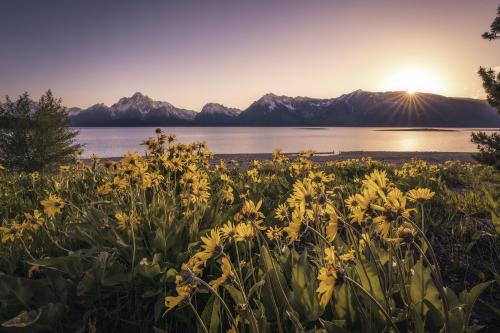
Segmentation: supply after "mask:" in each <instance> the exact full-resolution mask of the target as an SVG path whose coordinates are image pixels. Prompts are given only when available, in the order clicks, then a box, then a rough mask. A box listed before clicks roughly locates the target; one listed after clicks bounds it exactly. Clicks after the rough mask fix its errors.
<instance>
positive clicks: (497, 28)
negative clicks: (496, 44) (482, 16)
mask: <svg viewBox="0 0 500 333" xmlns="http://www.w3.org/2000/svg"><path fill="white" fill-rule="evenodd" d="M483 38H484V39H488V40H494V39H497V38H500V6H498V9H497V17H495V19H494V20H493V22H491V25H490V31H487V32H485V33H484V34H483Z"/></svg>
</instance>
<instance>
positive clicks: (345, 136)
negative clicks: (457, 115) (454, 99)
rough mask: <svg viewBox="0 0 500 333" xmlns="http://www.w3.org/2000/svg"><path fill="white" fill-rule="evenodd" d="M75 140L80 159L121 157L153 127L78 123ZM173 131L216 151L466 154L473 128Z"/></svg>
mask: <svg viewBox="0 0 500 333" xmlns="http://www.w3.org/2000/svg"><path fill="white" fill-rule="evenodd" d="M77 129H78V130H79V131H80V135H79V136H78V141H79V142H80V143H82V144H85V151H84V157H88V156H90V155H91V154H93V153H95V154H98V155H99V156H102V157H112V156H121V155H123V154H124V153H126V152H129V151H139V152H142V151H143V147H142V146H140V145H139V144H140V142H142V141H143V140H144V139H147V138H148V137H150V136H153V135H154V129H155V128H154V127H83V128H77ZM162 129H163V130H164V131H165V132H167V133H175V134H176V135H177V139H178V140H179V141H180V142H182V143H191V142H193V141H206V142H207V143H208V148H209V149H210V151H212V152H214V153H217V154H235V153H270V152H272V151H273V149H274V148H281V149H283V151H284V152H298V151H300V150H305V149H314V150H315V151H317V152H335V153H339V152H341V151H437V152H445V151H448V152H470V151H475V146H474V145H473V144H472V143H470V134H471V132H473V131H476V130H477V129H461V128H458V129H457V128H454V129H452V130H453V131H378V130H379V129H382V128H368V127H326V128H298V127H163V128H162Z"/></svg>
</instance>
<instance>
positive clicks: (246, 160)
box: [83, 151, 475, 166]
mask: <svg viewBox="0 0 500 333" xmlns="http://www.w3.org/2000/svg"><path fill="white" fill-rule="evenodd" d="M297 154H298V153H285V154H284V155H285V156H287V157H290V158H294V157H295V156H297ZM472 154H473V152H419V151H410V152H406V151H403V152H394V151H347V152H340V153H338V154H334V153H332V152H328V153H327V152H317V153H316V154H315V155H314V156H313V157H312V160H313V161H315V162H320V163H322V162H329V161H344V160H348V159H360V158H363V157H365V158H366V157H371V158H372V159H374V160H377V161H380V162H382V163H387V164H393V165H397V166H399V165H402V164H404V163H406V162H409V161H410V160H411V159H412V158H416V159H420V160H424V161H427V162H429V163H443V162H446V161H449V160H453V161H460V162H463V163H474V162H475V161H474V159H473V158H472ZM119 159H120V157H102V158H101V160H103V161H106V160H115V161H116V160H119ZM269 159H272V154H271V153H249V154H246V153H239V154H215V155H214V158H213V159H212V163H218V162H219V161H221V160H224V161H226V162H229V161H231V160H235V161H238V163H239V164H240V166H247V165H249V164H250V163H251V162H252V161H253V160H269ZM83 161H84V162H89V161H90V159H89V158H83Z"/></svg>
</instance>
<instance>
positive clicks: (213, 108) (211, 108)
mask: <svg viewBox="0 0 500 333" xmlns="http://www.w3.org/2000/svg"><path fill="white" fill-rule="evenodd" d="M240 112H241V110H239V109H235V108H228V107H226V106H224V105H222V104H219V103H207V104H205V106H203V108H202V109H201V112H200V113H199V114H206V115H216V114H223V115H227V116H235V115H237V114H239V113H240Z"/></svg>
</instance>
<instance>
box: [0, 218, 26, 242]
mask: <svg viewBox="0 0 500 333" xmlns="http://www.w3.org/2000/svg"><path fill="white" fill-rule="evenodd" d="M21 232H22V227H21V226H20V225H19V224H18V223H17V222H16V221H13V222H12V223H11V224H10V225H9V226H0V233H1V234H2V243H7V242H13V241H15V240H16V239H18V238H20V237H21Z"/></svg>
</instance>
